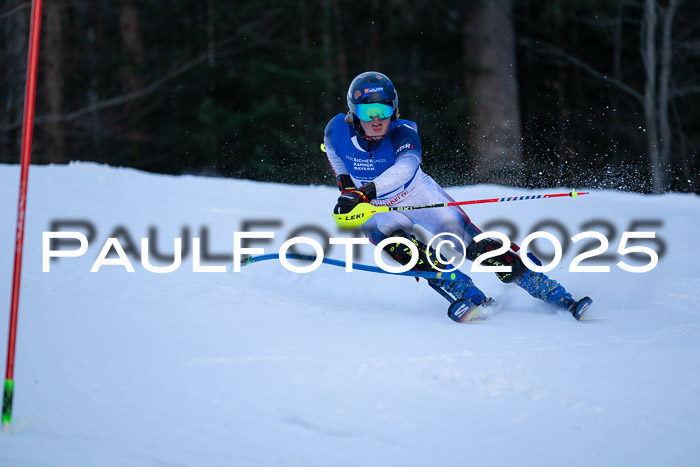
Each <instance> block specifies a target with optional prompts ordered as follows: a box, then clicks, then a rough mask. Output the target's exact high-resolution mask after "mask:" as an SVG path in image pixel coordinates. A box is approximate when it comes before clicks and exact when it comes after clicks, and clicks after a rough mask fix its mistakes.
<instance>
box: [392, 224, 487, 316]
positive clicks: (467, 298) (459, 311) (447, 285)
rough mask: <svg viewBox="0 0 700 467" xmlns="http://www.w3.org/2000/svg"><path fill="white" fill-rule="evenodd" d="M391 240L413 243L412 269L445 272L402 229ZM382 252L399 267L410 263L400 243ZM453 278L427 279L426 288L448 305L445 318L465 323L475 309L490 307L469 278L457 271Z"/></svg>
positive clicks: (409, 255)
mask: <svg viewBox="0 0 700 467" xmlns="http://www.w3.org/2000/svg"><path fill="white" fill-rule="evenodd" d="M392 236H393V237H404V238H407V239H409V240H411V241H412V242H413V244H414V245H416V248H417V249H418V263H416V265H415V266H414V268H413V269H415V270H418V271H432V272H437V271H440V270H444V269H447V265H445V264H443V263H441V262H440V261H439V259H438V258H437V253H436V252H435V250H433V249H431V250H430V254H428V247H427V246H426V245H425V244H423V243H422V242H421V241H420V240H418V239H416V238H415V237H414V236H412V235H409V234H408V233H406V232H405V231H403V230H397V231H396V232H394V233H393V234H392ZM385 251H386V252H387V253H389V255H391V257H392V258H394V259H395V260H396V261H398V262H399V263H401V264H408V263H409V262H410V260H411V250H410V248H408V247H407V246H406V245H403V244H402V243H394V244H390V245H387V246H386V247H385ZM451 273H452V275H454V278H450V279H447V278H441V279H427V281H428V285H430V287H431V288H432V289H433V290H435V291H436V292H437V293H439V294H440V295H442V296H443V297H445V299H446V300H447V301H448V302H450V307H449V309H448V311H447V315H448V316H449V317H450V319H452V320H454V321H460V322H462V321H468V320H471V319H475V315H476V311H477V308H478V307H480V306H491V305H493V304H494V303H495V302H494V300H493V299H492V298H488V297H486V295H485V294H484V293H483V292H482V291H481V290H479V288H478V287H477V286H476V285H474V282H473V281H472V280H471V278H470V277H469V276H467V275H466V274H464V273H463V272H461V271H460V270H458V269H455V270H454V271H451Z"/></svg>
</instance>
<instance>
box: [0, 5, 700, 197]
mask: <svg viewBox="0 0 700 467" xmlns="http://www.w3.org/2000/svg"><path fill="white" fill-rule="evenodd" d="M30 10H31V2H30V1H26V0H24V1H23V0H4V1H3V3H2V6H0V38H1V39H0V60H1V63H2V69H1V70H0V105H2V109H3V110H2V112H1V113H0V162H2V163H17V162H18V161H19V157H20V146H19V144H20V133H21V122H22V112H23V100H24V84H25V73H26V60H27V40H28V39H27V38H28V31H29V16H30ZM366 70H378V71H382V72H384V73H386V74H387V75H388V76H389V77H390V78H391V79H392V80H393V81H394V83H395V84H396V86H397V89H398V92H399V99H400V104H399V107H400V110H401V115H402V117H403V118H407V119H409V120H414V121H416V122H417V123H418V126H419V130H420V133H421V138H422V140H423V149H424V164H423V165H424V169H425V170H426V172H428V173H429V174H431V175H433V176H434V177H435V178H436V179H437V180H438V181H439V182H442V183H444V184H446V185H457V184H460V185H461V184H472V183H483V182H498V183H504V184H508V185H517V186H524V187H540V186H575V187H577V188H595V187H600V188H615V189H622V190H635V191H641V192H661V191H668V190H675V191H696V192H697V191H698V190H699V189H700V176H699V173H700V170H698V169H699V168H700V161H699V160H698V157H697V155H698V152H699V149H700V2H698V1H696V0H692V1H691V0H685V1H684V0H658V1H657V0H638V1H631V0H585V1H583V0H550V1H544V0H523V1H521V0H497V1H492V2H486V1H451V0H444V1H440V0H437V1H436V0H430V1H420V0H419V1H413V2H403V1H398V0H383V1H379V0H370V1H365V2H357V1H352V2H351V1H347V0H328V1H315V0H283V1H255V0H251V1H249V2H236V1H229V2H224V1H215V0H199V1H193V0H160V1H148V0H123V1H117V0H111V1H99V0H97V1H87V0H83V1H81V0H45V1H44V10H43V16H42V35H41V50H40V58H39V80H38V89H37V103H36V105H37V117H36V120H35V122H36V123H35V131H34V135H35V137H34V146H33V155H32V161H33V162H34V163H40V164H45V163H67V162H69V161H76V160H83V161H96V162H100V163H106V164H110V165H115V166H130V167H135V168H138V169H142V170H147V171H152V172H161V173H172V174H183V173H188V174H204V175H220V176H227V177H237V178H247V179H253V180H264V181H278V182H286V183H296V184H329V185H330V184H333V183H334V180H333V176H332V173H331V171H330V169H329V167H328V164H327V163H326V161H325V156H324V154H323V153H322V152H321V150H320V147H319V146H320V143H321V142H322V136H323V129H324V127H325V124H326V123H327V121H328V120H329V119H330V118H331V117H332V116H334V115H335V114H337V113H338V112H345V111H346V110H347V108H346V104H345V93H346V91H347V86H348V84H349V83H350V81H351V80H352V78H353V77H354V76H355V75H357V74H358V73H360V72H363V71H366Z"/></svg>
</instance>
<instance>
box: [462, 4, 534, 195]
mask: <svg viewBox="0 0 700 467" xmlns="http://www.w3.org/2000/svg"><path fill="white" fill-rule="evenodd" d="M465 15H466V23H465V54H466V59H467V60H466V61H467V64H468V66H469V65H471V66H472V67H474V68H473V69H474V70H475V73H474V71H472V72H468V73H467V76H466V81H467V92H468V95H467V97H468V98H470V100H473V101H475V106H476V107H475V108H476V111H475V113H474V115H473V122H474V126H473V129H472V132H471V138H470V139H471V142H472V143H473V144H474V147H475V148H476V155H475V159H474V161H475V163H474V168H473V169H474V171H475V172H476V175H477V177H478V179H479V180H480V181H484V182H486V181H489V182H497V183H507V182H508V177H507V176H506V173H505V172H507V171H508V170H509V169H511V170H513V169H517V168H519V167H520V166H521V164H522V149H521V125H520V107H519V103H518V100H519V97H518V86H517V69H516V61H515V60H516V58H515V33H514V28H513V20H512V1H511V0H494V1H485V0H480V1H478V2H476V3H470V6H469V8H468V9H467V10H466V12H465ZM504 169H505V170H504Z"/></svg>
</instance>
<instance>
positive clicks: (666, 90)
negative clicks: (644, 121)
mask: <svg viewBox="0 0 700 467" xmlns="http://www.w3.org/2000/svg"><path fill="white" fill-rule="evenodd" d="M677 7H678V0H670V1H669V3H668V7H666V11H665V12H664V16H663V25H662V28H661V58H660V63H659V95H658V119H659V138H660V140H659V165H660V166H661V185H662V187H663V188H664V189H668V188H669V186H668V185H669V174H670V171H671V156H670V154H671V138H672V135H671V122H670V116H669V101H670V95H671V68H672V62H671V56H672V52H673V45H672V31H673V19H674V17H675V15H676V8H677Z"/></svg>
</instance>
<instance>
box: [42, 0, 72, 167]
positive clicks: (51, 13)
mask: <svg viewBox="0 0 700 467" xmlns="http://www.w3.org/2000/svg"><path fill="white" fill-rule="evenodd" d="M45 18H46V19H45V21H44V25H43V29H44V42H43V44H42V49H43V51H42V56H43V59H44V63H45V64H46V65H45V67H44V70H43V71H44V74H43V85H44V92H45V93H46V95H45V96H44V99H43V100H44V101H45V102H46V105H47V107H48V113H49V115H52V116H56V117H58V116H60V115H61V114H63V111H64V102H65V95H64V90H65V88H64V83H65V77H64V73H63V6H62V4H61V2H60V1H59V0H54V1H50V2H47V4H46V16H45ZM45 125H46V133H47V145H46V148H45V150H44V152H45V153H46V155H47V156H48V157H47V159H48V162H52V163H57V164H65V163H68V162H69V161H70V158H69V157H68V154H67V153H66V138H65V133H64V129H63V124H62V123H61V122H60V121H59V120H58V119H50V120H49V121H48V122H46V124H45Z"/></svg>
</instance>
